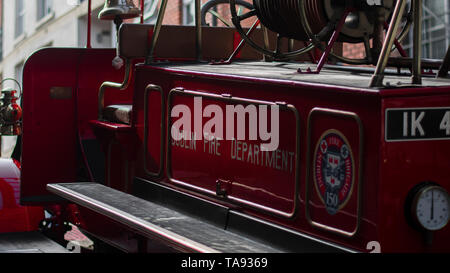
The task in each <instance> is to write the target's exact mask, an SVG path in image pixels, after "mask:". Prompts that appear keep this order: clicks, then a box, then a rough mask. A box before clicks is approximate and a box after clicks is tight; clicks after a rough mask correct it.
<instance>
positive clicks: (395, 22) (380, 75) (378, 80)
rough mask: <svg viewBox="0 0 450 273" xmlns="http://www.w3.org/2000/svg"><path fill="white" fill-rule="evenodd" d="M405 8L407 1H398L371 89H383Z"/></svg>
mask: <svg viewBox="0 0 450 273" xmlns="http://www.w3.org/2000/svg"><path fill="white" fill-rule="evenodd" d="M405 7H406V0H398V1H397V4H396V5H395V9H394V13H393V15H392V21H391V25H390V26H389V29H388V32H387V34H386V39H385V41H384V44H383V48H382V50H381V54H380V58H379V59H378V63H377V67H376V69H375V73H374V75H373V76H372V80H371V82H370V85H369V86H370V87H381V86H382V85H383V79H384V70H385V69H386V65H387V62H388V59H389V55H390V53H391V49H392V46H393V44H394V40H395V38H396V33H397V31H398V27H399V25H400V22H401V21H402V16H400V15H401V14H403V12H404V11H405Z"/></svg>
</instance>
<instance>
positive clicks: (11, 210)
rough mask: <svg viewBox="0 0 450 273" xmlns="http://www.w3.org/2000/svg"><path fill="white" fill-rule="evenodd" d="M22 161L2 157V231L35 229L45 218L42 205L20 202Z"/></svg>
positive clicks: (0, 170) (0, 212)
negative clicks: (29, 205)
mask: <svg viewBox="0 0 450 273" xmlns="http://www.w3.org/2000/svg"><path fill="white" fill-rule="evenodd" d="M19 196H20V163H19V162H17V161H16V160H14V159H6V158H2V159H0V233H4V232H24V231H34V230H37V228H38V223H39V221H40V220H42V219H43V217H44V213H43V210H42V208H40V207H23V206H21V205H20V204H19V199H20V198H19Z"/></svg>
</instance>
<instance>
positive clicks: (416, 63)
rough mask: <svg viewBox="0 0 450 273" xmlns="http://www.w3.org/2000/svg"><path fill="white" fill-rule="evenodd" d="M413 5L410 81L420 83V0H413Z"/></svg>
mask: <svg viewBox="0 0 450 273" xmlns="http://www.w3.org/2000/svg"><path fill="white" fill-rule="evenodd" d="M413 5H414V9H413V10H414V58H413V66H412V74H413V77H412V83H413V84H422V63H421V62H422V0H413Z"/></svg>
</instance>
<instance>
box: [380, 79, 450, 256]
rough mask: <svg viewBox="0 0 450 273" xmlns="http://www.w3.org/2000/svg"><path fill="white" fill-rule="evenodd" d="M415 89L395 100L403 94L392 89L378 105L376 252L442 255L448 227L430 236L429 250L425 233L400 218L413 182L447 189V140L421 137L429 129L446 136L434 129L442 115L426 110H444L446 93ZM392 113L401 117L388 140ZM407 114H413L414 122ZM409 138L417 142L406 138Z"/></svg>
mask: <svg viewBox="0 0 450 273" xmlns="http://www.w3.org/2000/svg"><path fill="white" fill-rule="evenodd" d="M415 91H416V93H417V94H415V95H413V96H408V97H406V96H401V94H402V93H403V94H405V93H406V92H408V90H398V91H395V94H392V93H393V92H388V91H386V92H385V98H384V99H383V103H382V109H383V112H382V117H383V125H382V128H381V130H382V132H383V133H382V135H381V139H380V142H381V143H382V145H381V151H380V192H382V193H383V194H380V196H379V202H380V227H381V228H380V230H381V231H382V233H381V248H382V250H383V249H386V250H388V251H393V252H409V251H410V252H423V251H438V252H448V250H449V248H448V247H449V246H448V243H449V242H450V232H449V229H448V226H447V227H446V228H444V229H442V230H439V231H436V232H433V240H432V246H427V245H426V243H425V234H424V233H423V232H422V231H419V230H418V229H415V228H413V227H412V226H411V225H410V224H409V223H408V222H407V220H406V219H407V218H406V217H407V215H406V214H407V213H409V212H410V208H409V207H408V208H406V209H405V202H406V197H407V194H408V192H409V191H411V189H412V188H413V187H414V186H416V185H417V184H419V183H422V182H434V183H437V184H439V185H440V186H442V187H443V188H444V189H446V190H447V192H448V191H450V173H449V171H448V167H449V166H450V156H449V155H450V138H448V136H447V139H431V138H430V139H425V137H431V134H433V131H436V132H437V133H438V134H439V133H442V134H443V135H446V130H445V129H441V128H440V125H442V124H444V123H443V121H445V112H446V111H442V113H441V114H440V115H436V116H431V115H430V113H429V112H427V109H431V110H433V109H448V108H450V107H449V106H450V95H449V94H448V93H449V92H450V89H449V88H448V87H441V88H423V89H417V90H415ZM392 110H396V111H400V117H401V120H400V122H398V123H397V124H396V127H397V130H399V133H400V134H398V137H397V138H396V139H388V136H389V135H391V136H392V135H393V132H391V131H390V130H394V129H395V128H394V129H393V128H386V123H385V122H388V120H387V111H392ZM413 112H415V115H416V118H414V119H413V118H412V113H413ZM421 113H424V116H423V118H420V115H421ZM428 116H429V117H428ZM419 118H420V119H419ZM417 120H419V123H416V126H417V127H416V128H412V123H413V122H414V121H417ZM419 127H420V129H419ZM421 130H423V132H422V131H421ZM422 133H423V136H422ZM413 134H415V135H417V136H418V137H419V138H422V139H416V140H412V139H408V138H411V135H413ZM402 138H403V139H402Z"/></svg>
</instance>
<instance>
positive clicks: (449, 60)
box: [437, 46, 450, 78]
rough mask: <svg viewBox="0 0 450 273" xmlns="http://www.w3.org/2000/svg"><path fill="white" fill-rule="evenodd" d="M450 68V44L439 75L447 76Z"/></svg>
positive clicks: (441, 76)
mask: <svg viewBox="0 0 450 273" xmlns="http://www.w3.org/2000/svg"><path fill="white" fill-rule="evenodd" d="M449 69H450V46H448V49H447V54H445V57H444V61H443V62H442V65H441V68H440V69H439V73H438V75H437V76H438V77H439V78H445V77H447V75H448V70H449Z"/></svg>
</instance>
